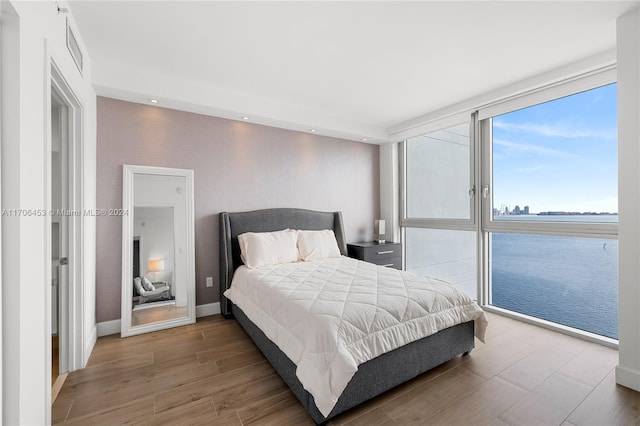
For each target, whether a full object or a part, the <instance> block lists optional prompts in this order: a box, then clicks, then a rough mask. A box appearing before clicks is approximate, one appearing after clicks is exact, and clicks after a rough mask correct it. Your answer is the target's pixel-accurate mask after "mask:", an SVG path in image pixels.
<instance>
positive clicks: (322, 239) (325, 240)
mask: <svg viewBox="0 0 640 426" xmlns="http://www.w3.org/2000/svg"><path fill="white" fill-rule="evenodd" d="M298 252H299V253H300V259H301V260H304V261H305V262H307V261H310V260H321V259H325V258H327V257H340V256H341V253H340V249H339V248H338V242H337V241H336V235H335V234H334V233H333V231H332V230H330V229H325V230H322V231H298Z"/></svg>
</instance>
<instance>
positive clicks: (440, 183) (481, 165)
mask: <svg viewBox="0 0 640 426" xmlns="http://www.w3.org/2000/svg"><path fill="white" fill-rule="evenodd" d="M614 81H615V74H614V73H613V72H612V71H611V70H606V71H602V72H599V73H593V74H592V75H589V76H585V77H581V78H574V79H572V80H571V81H568V82H564V83H561V84H555V85H552V86H549V87H547V88H545V89H542V90H537V91H534V92H532V93H529V94H526V95H523V96H520V97H517V98H514V99H508V100H505V101H504V102H498V103H496V104H493V105H491V106H489V107H486V108H480V110H479V111H478V112H477V113H476V114H475V115H474V116H472V115H471V114H469V119H470V122H467V123H461V124H460V125H459V126H448V127H444V128H443V129H442V130H436V131H433V132H430V133H428V134H425V135H424V136H418V137H415V138H411V139H408V140H406V141H405V142H404V143H403V144H402V154H403V155H401V159H402V160H401V161H402V167H401V170H402V177H403V179H404V180H403V185H402V194H403V195H404V200H403V206H402V207H403V209H402V213H403V214H402V221H401V225H402V227H403V237H404V243H405V253H406V256H405V258H406V262H405V264H406V269H407V270H410V271H414V272H417V273H420V274H424V275H430V276H435V277H437V278H443V279H447V280H449V281H451V282H453V283H454V284H456V285H458V286H460V287H461V288H463V289H464V290H465V291H467V292H468V293H470V294H471V295H472V296H474V297H475V298H477V299H478V300H479V301H481V303H482V304H484V305H485V306H487V307H489V308H493V309H498V310H504V311H508V312H511V313H515V314H517V315H523V316H526V317H532V318H538V319H540V320H544V321H548V322H551V323H555V324H558V325H560V326H562V327H570V328H571V329H574V330H581V331H583V332H586V333H591V334H593V335H597V336H604V337H605V338H611V339H617V337H618V324H617V319H618V312H617V284H618V271H617V264H618V246H617V233H618V227H617V211H618V210H617V209H618V204H617V185H618V172H617V110H616V105H617V96H616V84H615V82H614ZM469 129H477V131H470V130H469ZM476 146H477V150H478V153H477V154H474V152H475V150H474V147H476ZM476 171H477V172H478V173H477V175H476ZM476 188H477V190H476ZM478 278H480V279H479V280H478Z"/></svg>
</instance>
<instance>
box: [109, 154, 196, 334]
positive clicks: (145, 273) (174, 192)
mask: <svg viewBox="0 0 640 426" xmlns="http://www.w3.org/2000/svg"><path fill="white" fill-rule="evenodd" d="M122 194H123V196H122V204H123V210H124V212H125V213H126V214H124V215H123V218H122V317H121V318H122V319H121V336H122V337H127V336H133V335H136V334H141V333H147V332H150V331H156V330H162V329H166V328H170V327H177V326H180V325H186V324H192V323H194V322H195V320H196V310H195V260H194V212H193V170H184V169H172V168H165V167H149V166H133V165H124V166H123V188H122Z"/></svg>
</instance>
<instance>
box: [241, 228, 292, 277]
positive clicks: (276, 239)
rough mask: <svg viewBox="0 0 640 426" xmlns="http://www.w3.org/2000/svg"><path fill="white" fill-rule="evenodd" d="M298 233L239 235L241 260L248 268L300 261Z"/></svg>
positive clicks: (280, 232) (278, 232) (285, 231)
mask: <svg viewBox="0 0 640 426" xmlns="http://www.w3.org/2000/svg"><path fill="white" fill-rule="evenodd" d="M297 239H298V233H297V232H296V231H293V230H291V229H284V230H282V231H275V232H245V233H244V234H241V235H238V243H239V244H240V252H241V258H242V261H243V262H244V264H245V265H247V267H248V268H260V267H262V266H270V265H277V264H280V263H289V262H297V261H298V247H297Z"/></svg>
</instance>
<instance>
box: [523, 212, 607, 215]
mask: <svg viewBox="0 0 640 426" xmlns="http://www.w3.org/2000/svg"><path fill="white" fill-rule="evenodd" d="M533 214H535V215H537V216H617V215H618V213H609V212H600V213H596V212H540V213H533Z"/></svg>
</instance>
